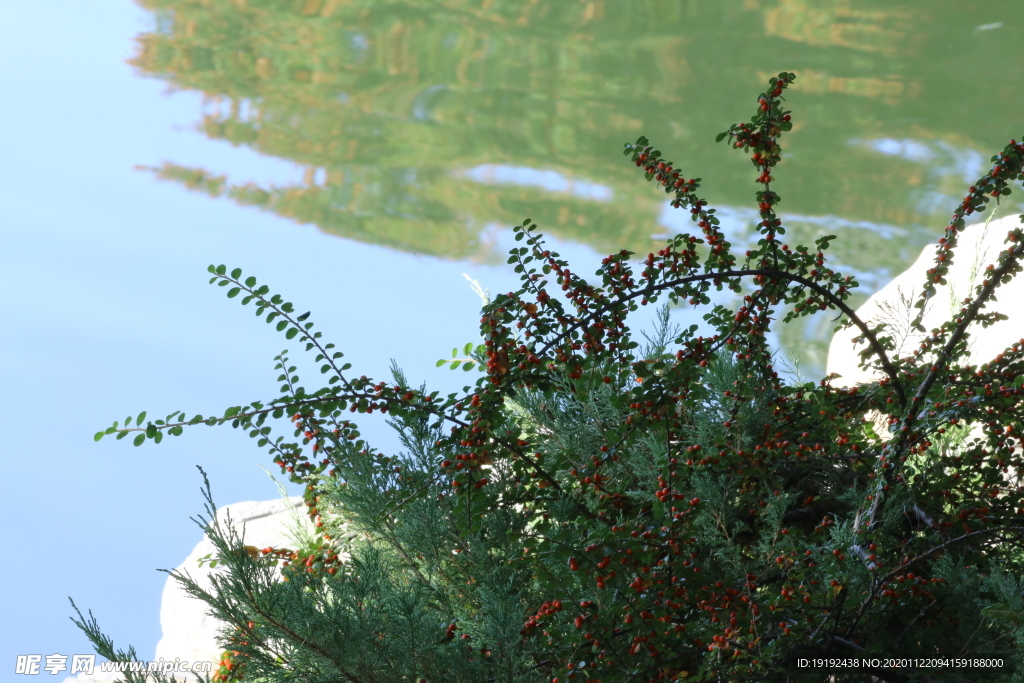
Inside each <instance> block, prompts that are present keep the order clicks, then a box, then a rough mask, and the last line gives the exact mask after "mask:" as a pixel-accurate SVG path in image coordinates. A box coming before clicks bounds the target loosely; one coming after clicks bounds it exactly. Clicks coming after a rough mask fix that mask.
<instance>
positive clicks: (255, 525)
mask: <svg viewBox="0 0 1024 683" xmlns="http://www.w3.org/2000/svg"><path fill="white" fill-rule="evenodd" d="M228 513H230V516H231V521H232V524H233V525H234V527H235V529H236V530H237V531H238V533H239V534H242V533H243V527H244V540H243V542H244V543H245V544H246V545H251V546H255V547H257V548H265V547H267V546H271V547H274V548H292V549H294V548H295V547H296V542H297V541H298V540H299V539H298V538H297V536H296V531H297V530H300V529H301V530H302V532H304V533H306V534H312V533H313V532H314V528H313V525H312V523H311V522H310V521H309V517H308V516H307V515H306V514H305V513H306V511H305V506H304V505H303V502H302V498H301V497H292V498H288V499H278V500H270V501H260V502H257V501H251V502H245V503H235V504H234V505H227V506H225V507H222V508H220V509H219V510H217V518H218V519H219V520H220V522H221V524H226V522H227V516H228ZM215 552H216V551H215V549H214V546H213V543H212V542H211V541H210V539H209V537H207V536H204V537H203V539H202V541H200V542H199V545H197V546H196V547H195V549H194V550H193V551H192V553H191V554H190V555H189V556H188V557H187V558H186V559H185V561H184V562H182V563H181V565H179V566H178V568H177V571H178V572H179V573H182V574H188V575H189V576H191V577H192V578H193V580H195V581H196V583H198V584H199V585H200V586H202V587H203V588H204V589H206V590H210V588H211V582H210V576H211V575H212V574H214V573H217V572H222V571H225V568H224V567H223V565H218V566H217V567H214V568H212V569H211V568H210V565H209V564H204V565H203V566H202V567H199V559H200V558H201V557H204V556H205V555H207V554H208V553H215ZM206 612H207V605H206V603H204V602H202V601H200V600H195V599H193V598H191V597H189V596H188V595H187V594H186V593H185V591H184V589H183V588H182V587H181V584H180V583H179V582H178V581H176V580H175V579H174V578H172V577H170V576H169V577H167V583H166V585H165V586H164V593H163V600H162V602H161V605H160V627H161V629H162V630H163V638H161V639H160V642H159V643H157V646H156V659H158V660H159V659H161V658H163V660H164V661H173V660H174V659H175V658H180V659H181V660H186V661H189V662H199V661H210V662H213V670H214V671H216V670H217V666H218V665H219V661H220V655H221V649H220V648H219V647H218V646H217V641H216V635H217V631H218V630H219V629H220V628H222V627H223V622H221V621H219V620H217V619H215V618H213V617H212V616H209V615H208V614H207V613H206Z"/></svg>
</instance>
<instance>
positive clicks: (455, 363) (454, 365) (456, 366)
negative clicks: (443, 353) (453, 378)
mask: <svg viewBox="0 0 1024 683" xmlns="http://www.w3.org/2000/svg"><path fill="white" fill-rule="evenodd" d="M461 364H462V361H460V360H457V361H453V362H452V370H455V369H457V368H458V367H459V365H461Z"/></svg>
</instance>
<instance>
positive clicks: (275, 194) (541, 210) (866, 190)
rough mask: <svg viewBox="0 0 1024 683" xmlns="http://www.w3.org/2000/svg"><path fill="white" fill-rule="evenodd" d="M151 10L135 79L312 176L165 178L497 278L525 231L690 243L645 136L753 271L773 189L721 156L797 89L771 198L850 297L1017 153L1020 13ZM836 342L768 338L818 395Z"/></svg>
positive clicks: (752, 7)
mask: <svg viewBox="0 0 1024 683" xmlns="http://www.w3.org/2000/svg"><path fill="white" fill-rule="evenodd" d="M142 4H143V5H144V6H145V7H147V8H149V9H150V10H151V11H152V13H153V18H154V22H155V28H154V30H152V31H149V32H146V33H144V34H142V35H141V36H139V38H138V49H137V53H136V56H135V57H134V58H133V59H132V60H131V63H132V64H133V65H134V66H135V67H136V68H137V69H138V72H139V73H140V74H144V75H147V76H151V77H154V78H159V79H162V80H164V81H166V82H167V83H168V84H170V85H172V86H173V87H174V88H176V89H185V90H191V91H196V92H201V93H202V95H203V101H204V106H203V107H202V111H197V112H196V123H197V126H198V128H199V130H201V131H202V133H204V134H205V135H206V136H208V137H210V138H212V139H215V140H223V141H227V142H230V143H231V144H232V145H237V146H241V147H246V148H249V149H252V150H255V151H257V152H259V153H260V154H263V155H268V156H271V157H276V158H279V159H286V160H288V161H290V162H293V163H294V164H297V165H298V166H300V167H301V169H302V177H301V180H299V179H296V180H295V181H294V182H289V183H284V184H271V183H259V182H251V181H250V180H249V179H248V178H237V177H233V176H232V175H231V174H225V173H221V172H219V170H218V169H217V168H213V167H209V166H202V165H188V164H183V163H177V162H176V161H174V160H173V154H172V155H170V156H171V160H169V161H167V162H165V163H163V164H162V165H157V166H152V167H150V168H149V170H150V171H151V172H152V173H153V174H155V175H156V176H157V177H160V178H163V179H167V180H171V181H173V182H177V183H181V184H183V185H184V186H186V187H189V188H191V189H193V190H195V191H197V192H205V193H207V194H209V195H212V196H215V197H227V198H230V200H231V201H234V202H237V203H238V204H242V205H256V206H259V207H262V208H263V209H265V210H266V211H270V212H273V213H275V214H277V215H279V216H282V217H286V218H289V219H292V220H294V221H297V222H300V223H312V224H315V225H316V226H318V227H319V228H320V229H321V230H322V231H324V232H326V233H329V234H332V235H337V236H338V237H340V238H347V239H350V240H358V241H361V242H370V243H373V244H378V245H384V246H386V247H388V248H389V249H392V250H396V251H406V252H413V253H416V254H427V255H431V256H433V257H436V258H438V259H454V260H463V261H476V262H497V261H503V260H504V254H503V253H502V252H500V251H499V249H498V248H497V245H500V244H502V242H501V240H500V239H496V238H495V234H494V233H495V231H496V230H507V228H508V226H510V225H513V224H515V223H518V222H519V221H521V220H522V219H523V218H526V217H530V218H532V219H533V220H534V221H535V222H537V223H539V224H540V226H541V230H542V231H544V232H546V233H547V234H550V235H553V236H557V237H558V238H560V239H561V240H565V241H571V242H578V243H582V244H585V245H589V246H590V247H592V248H593V249H594V250H596V251H598V252H603V253H607V252H610V251H616V250H618V249H621V248H627V249H630V250H632V251H635V252H638V253H639V254H640V255H641V256H643V255H645V254H647V253H648V252H649V251H654V250H656V249H657V248H659V246H660V245H661V244H663V241H664V239H665V237H666V236H667V235H670V234H672V233H674V232H677V231H687V230H690V228H689V225H691V224H690V221H689V220H688V218H689V216H688V215H681V212H673V211H671V210H668V209H667V206H666V205H665V202H664V201H662V200H661V198H662V197H663V196H664V195H661V196H659V193H658V192H656V191H655V189H654V188H653V187H652V186H650V185H648V184H646V183H644V182H643V181H642V178H640V177H639V176H638V173H637V172H636V169H635V168H633V167H632V166H631V165H630V164H629V163H628V162H626V160H625V159H624V158H623V157H622V156H621V155H620V151H621V149H622V145H623V143H624V142H627V141H628V142H632V141H633V140H635V139H636V137H637V136H639V135H641V134H643V135H646V136H647V137H649V138H650V139H651V140H652V142H653V143H654V144H655V145H656V146H658V147H659V148H661V149H662V150H663V151H665V152H666V153H667V154H668V155H669V157H670V158H671V159H673V160H675V161H676V163H677V165H678V167H679V168H681V169H682V170H683V172H684V174H686V175H688V176H690V177H694V176H698V177H701V178H703V179H704V182H703V188H702V193H703V195H704V196H705V197H706V198H708V199H709V200H710V201H711V206H713V207H716V208H717V209H718V211H719V215H720V216H722V217H723V218H724V219H725V224H726V234H727V236H728V237H729V239H730V240H731V241H732V242H733V243H734V244H735V245H736V246H737V248H738V249H740V250H743V249H744V248H745V247H744V246H743V244H744V242H746V241H747V240H748V239H751V238H752V239H753V240H755V241H756V230H755V229H754V224H755V221H756V220H757V215H756V209H755V207H754V203H753V195H754V191H755V185H754V183H753V178H754V176H755V173H754V172H753V169H752V167H751V166H750V164H749V162H748V161H747V160H746V159H745V158H744V157H743V155H741V154H739V153H736V152H734V151H733V150H730V149H728V148H727V147H726V146H725V145H715V143H714V137H715V135H716V134H717V133H718V132H720V131H722V130H724V129H725V128H727V127H728V125H729V124H731V123H734V122H736V121H737V120H747V118H748V117H749V116H750V115H751V114H752V112H753V108H754V107H753V100H754V98H755V97H756V95H757V93H759V92H760V91H761V90H762V89H763V87H764V84H765V82H766V80H767V79H768V78H769V77H770V76H771V75H774V74H775V73H777V72H778V71H780V70H788V71H794V72H796V73H797V81H796V87H795V88H793V90H792V91H791V92H790V95H789V97H788V100H789V105H790V108H791V109H792V111H793V115H794V120H795V122H796V125H795V127H794V130H793V132H792V133H791V134H790V135H789V136H788V137H787V138H786V139H785V140H784V141H783V145H784V147H785V150H786V153H785V161H784V162H783V164H782V165H781V166H780V168H779V169H778V171H777V173H776V174H775V175H776V177H777V178H778V182H777V183H775V184H774V186H773V189H775V190H776V191H778V192H779V193H780V194H781V195H782V197H783V202H782V204H781V205H780V209H781V214H782V216H781V217H782V218H783V220H784V225H785V226H786V228H787V237H788V241H789V242H790V243H792V244H794V245H795V244H797V243H803V244H808V245H810V244H812V243H813V240H814V239H815V238H817V237H819V236H821V235H824V234H835V235H838V236H839V239H838V240H836V241H835V243H834V247H833V251H832V252H831V257H832V259H833V267H835V268H837V269H838V270H840V271H842V272H844V273H846V274H853V275H855V276H856V277H857V280H858V281H859V282H860V283H861V295H860V297H859V298H858V299H855V303H860V302H861V301H863V299H864V298H866V296H867V295H869V294H870V293H871V292H873V291H875V290H877V289H878V288H880V287H881V286H882V285H883V284H884V283H885V282H887V281H888V280H889V279H891V278H892V277H893V276H894V275H895V274H897V273H898V272H900V271H901V270H903V269H904V268H905V267H906V265H908V264H909V263H910V262H911V261H913V259H914V258H915V257H916V255H917V254H918V253H919V252H920V249H921V247H922V246H923V245H924V244H925V243H927V242H929V241H932V240H933V239H935V238H936V237H937V235H938V234H939V232H940V231H941V230H942V228H943V227H944V224H945V220H946V219H948V216H949V214H950V213H951V211H952V209H953V207H954V206H955V205H956V204H957V202H958V200H959V198H961V197H962V195H963V192H964V191H965V189H966V187H967V186H968V185H969V184H970V183H971V182H972V181H973V180H975V179H976V178H977V177H978V176H980V175H981V174H982V173H983V172H984V170H987V166H986V164H987V162H988V159H989V157H990V156H991V155H992V154H993V153H994V152H996V151H998V150H999V149H1001V148H1002V146H1003V145H1004V144H1005V143H1006V141H1007V140H1009V139H1010V137H1011V136H1015V135H1020V134H1021V133H1024V126H1022V123H1024V121H1022V116H1021V112H1022V111H1024V88H1021V87H1020V85H1021V79H1022V65H1024V60H1022V59H1020V57H1024V55H1022V54H1021V47H1020V45H1021V38H1022V35H1021V26H1022V20H1024V5H1021V4H1020V3H994V4H984V5H982V4H979V3H964V2H956V1H953V0H942V1H939V2H930V3H927V4H925V3H920V2H913V1H903V2H889V1H886V2H820V1H818V0H814V1H811V0H778V1H761V0H724V1H722V2H715V3H701V2H665V1H664V0H643V1H636V2H629V3H616V2H602V1H600V0H591V1H583V2H576V1H573V2H568V1H561V0H560V1H557V2H556V1H547V2H544V1H531V2H522V1H521V0H515V1H501V0H485V1H480V0H478V1H474V2H470V1H468V0H451V1H447V2H437V1H436V0H435V1H404V2H387V3H381V2H376V1H374V0H362V1H358V0H357V1H354V2H339V1H335V0H301V1H292V0H273V1H271V0H232V1H229V0H211V1H204V2H194V1H192V0H146V2H143V3H142ZM577 267H579V266H577ZM683 315H684V317H695V314H691V315H689V316H686V315H685V314H683ZM833 327H834V325H833V324H832V323H831V322H830V318H829V317H827V316H824V315H820V316H816V317H814V318H810V319H807V318H804V319H802V320H801V321H800V322H796V323H794V324H793V325H790V326H788V327H787V328H785V329H776V333H777V336H776V339H775V342H776V344H778V345H779V346H781V348H782V349H783V350H784V351H785V353H786V355H787V356H789V357H790V358H791V359H794V360H797V361H799V362H800V363H801V365H802V366H803V368H804V370H805V373H806V374H808V375H809V376H811V375H817V374H820V373H821V372H822V371H823V369H824V361H825V355H826V353H827V345H828V341H829V339H830V337H831V333H832V329H833Z"/></svg>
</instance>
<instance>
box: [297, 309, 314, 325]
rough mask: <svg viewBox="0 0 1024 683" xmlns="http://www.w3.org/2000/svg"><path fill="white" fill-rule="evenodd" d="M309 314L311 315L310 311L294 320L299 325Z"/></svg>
mask: <svg viewBox="0 0 1024 683" xmlns="http://www.w3.org/2000/svg"><path fill="white" fill-rule="evenodd" d="M310 313H311V311H306V312H305V313H303V314H302V315H300V316H299V317H298V318H296V320H298V321H299V322H300V323H301V322H302V321H303V320H305V319H306V318H308V317H309V314H310Z"/></svg>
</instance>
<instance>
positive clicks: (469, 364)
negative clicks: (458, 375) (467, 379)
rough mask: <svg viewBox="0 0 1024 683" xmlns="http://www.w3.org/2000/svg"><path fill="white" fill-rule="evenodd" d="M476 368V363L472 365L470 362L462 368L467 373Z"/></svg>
mask: <svg viewBox="0 0 1024 683" xmlns="http://www.w3.org/2000/svg"><path fill="white" fill-rule="evenodd" d="M475 367H476V363H470V362H469V361H467V362H466V364H465V365H463V366H462V369H463V370H465V371H466V372H469V371H470V370H472V369H473V368H475Z"/></svg>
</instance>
